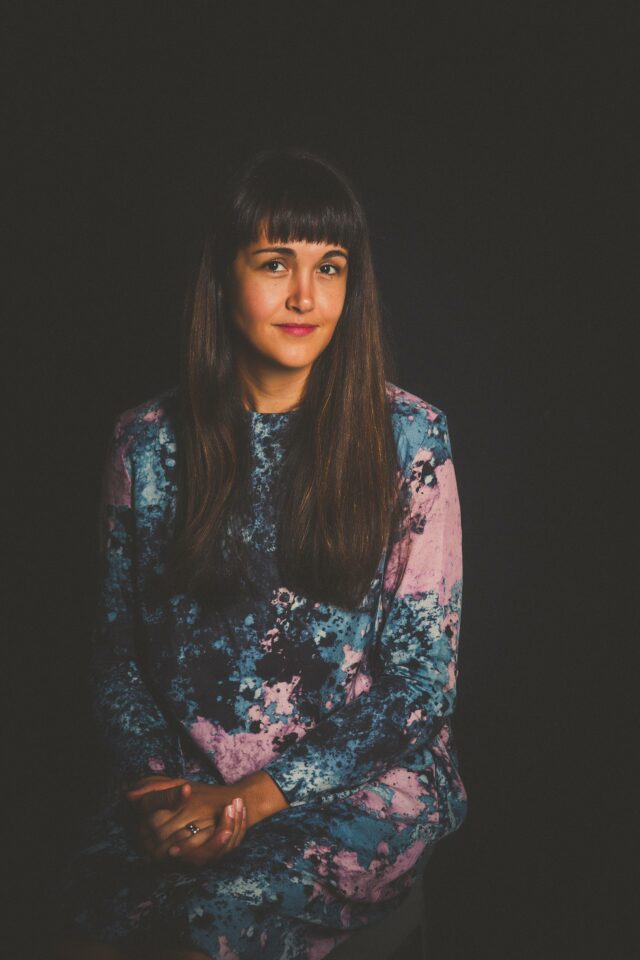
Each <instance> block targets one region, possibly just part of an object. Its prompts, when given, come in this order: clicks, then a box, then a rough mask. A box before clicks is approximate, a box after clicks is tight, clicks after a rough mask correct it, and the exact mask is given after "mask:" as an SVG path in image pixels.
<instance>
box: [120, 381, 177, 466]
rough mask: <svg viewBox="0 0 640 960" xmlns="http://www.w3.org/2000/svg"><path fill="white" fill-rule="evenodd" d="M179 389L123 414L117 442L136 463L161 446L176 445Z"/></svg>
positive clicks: (160, 395)
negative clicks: (150, 449) (148, 451)
mask: <svg viewBox="0 0 640 960" xmlns="http://www.w3.org/2000/svg"><path fill="white" fill-rule="evenodd" d="M177 404H178V388H177V387H169V388H168V389H167V390H163V391H162V392H161V393H158V394H156V395H155V396H153V397H150V398H149V399H148V400H145V401H143V402H142V403H138V404H136V405H135V406H133V407H129V408H128V409H126V410H123V411H122V412H121V413H120V414H119V415H118V416H117V417H116V421H115V425H114V430H113V434H114V440H115V443H116V445H117V446H119V447H120V449H121V450H122V451H123V453H125V454H126V455H127V456H128V457H130V458H132V459H136V458H138V457H140V456H141V455H143V454H144V452H145V450H147V449H149V448H156V447H157V446H158V444H160V445H165V446H166V445H167V444H175V436H176V416H177Z"/></svg>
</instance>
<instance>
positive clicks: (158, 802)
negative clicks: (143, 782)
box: [137, 784, 191, 816]
mask: <svg viewBox="0 0 640 960" xmlns="http://www.w3.org/2000/svg"><path fill="white" fill-rule="evenodd" d="M190 793H191V785H190V784H182V785H180V786H176V787H170V788H169V789H168V790H157V791H155V792H153V793H149V794H146V795H145V796H143V797H141V798H140V800H139V801H137V804H138V809H139V810H141V811H142V813H143V814H144V815H145V816H148V815H149V814H150V813H153V812H154V811H155V810H171V811H173V813H175V812H176V811H177V810H179V809H180V808H181V807H182V806H183V804H184V803H185V801H186V800H187V799H188V797H189V795H190Z"/></svg>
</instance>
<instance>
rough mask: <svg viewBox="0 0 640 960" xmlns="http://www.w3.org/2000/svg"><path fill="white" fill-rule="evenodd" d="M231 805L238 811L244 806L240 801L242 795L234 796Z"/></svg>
mask: <svg viewBox="0 0 640 960" xmlns="http://www.w3.org/2000/svg"><path fill="white" fill-rule="evenodd" d="M233 805H234V807H235V808H236V810H237V812H238V813H240V811H241V810H242V808H243V806H244V803H243V802H242V797H236V798H235V800H234V801H233Z"/></svg>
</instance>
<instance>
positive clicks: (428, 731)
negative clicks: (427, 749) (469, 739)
mask: <svg viewBox="0 0 640 960" xmlns="http://www.w3.org/2000/svg"><path fill="white" fill-rule="evenodd" d="M405 483H406V484H407V485H408V487H409V490H410V518H411V523H410V524H408V527H407V529H406V531H405V534H404V536H403V538H402V539H400V540H398V541H397V542H395V543H394V544H393V547H392V549H391V551H390V553H389V557H388V561H387V565H386V570H385V576H384V584H383V588H382V589H383V596H382V600H383V609H385V612H386V620H385V622H384V625H383V627H382V629H381V631H380V632H379V634H378V637H377V638H376V640H375V641H374V655H375V659H376V661H377V669H376V670H375V675H374V679H373V682H372V685H371V686H370V688H369V689H368V690H365V691H364V692H362V693H361V694H360V695H359V696H357V697H356V698H355V699H353V700H351V701H350V702H349V703H347V704H345V705H343V706H341V707H339V708H338V709H336V710H334V711H333V712H332V713H331V714H329V716H327V717H326V718H325V719H323V720H321V721H320V722H319V723H318V724H317V725H316V726H315V727H312V728H311V729H310V730H309V731H308V732H307V733H306V734H305V735H304V736H303V737H302V738H301V739H299V740H298V741H297V742H296V743H294V744H293V745H292V746H290V747H288V748H287V749H286V750H285V752H284V753H282V754H280V755H279V756H277V757H275V758H274V759H273V760H271V761H270V762H269V763H268V764H266V766H265V767H264V771H265V772H266V773H268V774H269V775H270V776H272V777H273V779H274V780H275V782H276V784H277V785H278V786H279V788H280V789H281V791H282V792H283V794H284V796H285V797H286V798H287V800H288V801H289V803H290V804H291V805H294V804H298V803H303V802H304V801H306V800H308V799H310V798H311V797H313V796H314V795H317V794H322V793H325V792H328V791H329V792H333V791H336V790H345V789H350V788H353V789H355V788H357V787H359V786H361V785H364V784H365V783H367V782H369V781H371V780H373V779H374V778H375V777H376V776H379V775H380V774H382V773H385V772H386V771H387V770H388V769H390V768H391V767H393V766H397V765H398V763H399V762H400V761H401V758H402V754H403V753H405V752H406V751H407V750H409V749H411V750H419V749H420V748H421V747H424V746H425V745H427V744H428V743H429V742H430V740H431V738H432V737H433V736H434V735H435V734H437V732H438V730H439V729H440V727H441V726H442V724H443V721H444V719H445V718H446V717H448V716H450V715H451V714H452V713H453V710H454V706H455V695H456V677H457V650H458V634H459V626H460V613H461V594H462V534H461V526H460V505H459V499H458V491H457V484H456V478H455V472H454V467H453V460H452V455H451V446H450V441H449V435H448V429H447V421H446V417H445V415H444V414H442V413H440V414H439V416H438V417H437V418H436V419H435V420H434V421H428V422H427V426H426V430H425V433H424V436H423V439H422V441H421V443H420V445H419V449H418V450H416V451H415V452H414V454H413V458H412V463H411V464H410V468H409V472H408V474H407V475H406V476H405ZM400 550H406V551H407V552H406V554H405V555H406V567H405V569H404V572H403V573H402V575H401V577H400V580H399V583H398V584H397V587H396V588H395V589H393V588H391V587H390V586H389V584H390V583H391V582H392V580H393V575H394V573H395V570H396V567H397V564H398V560H399V557H400V552H399V551H400Z"/></svg>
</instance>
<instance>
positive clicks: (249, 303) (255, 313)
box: [237, 283, 277, 323]
mask: <svg viewBox="0 0 640 960" xmlns="http://www.w3.org/2000/svg"><path fill="white" fill-rule="evenodd" d="M274 294H275V291H273V290H271V291H270V290H268V289H265V288H264V286H262V285H260V284H252V283H247V284H245V285H244V286H243V288H242V290H241V292H240V296H239V298H238V301H237V302H238V307H239V310H240V313H241V314H242V317H243V319H244V321H245V322H246V323H259V322H260V321H261V320H265V319H268V318H269V317H270V316H271V314H272V313H273V311H274V309H275V308H276V306H277V298H276V297H275V295H274Z"/></svg>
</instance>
